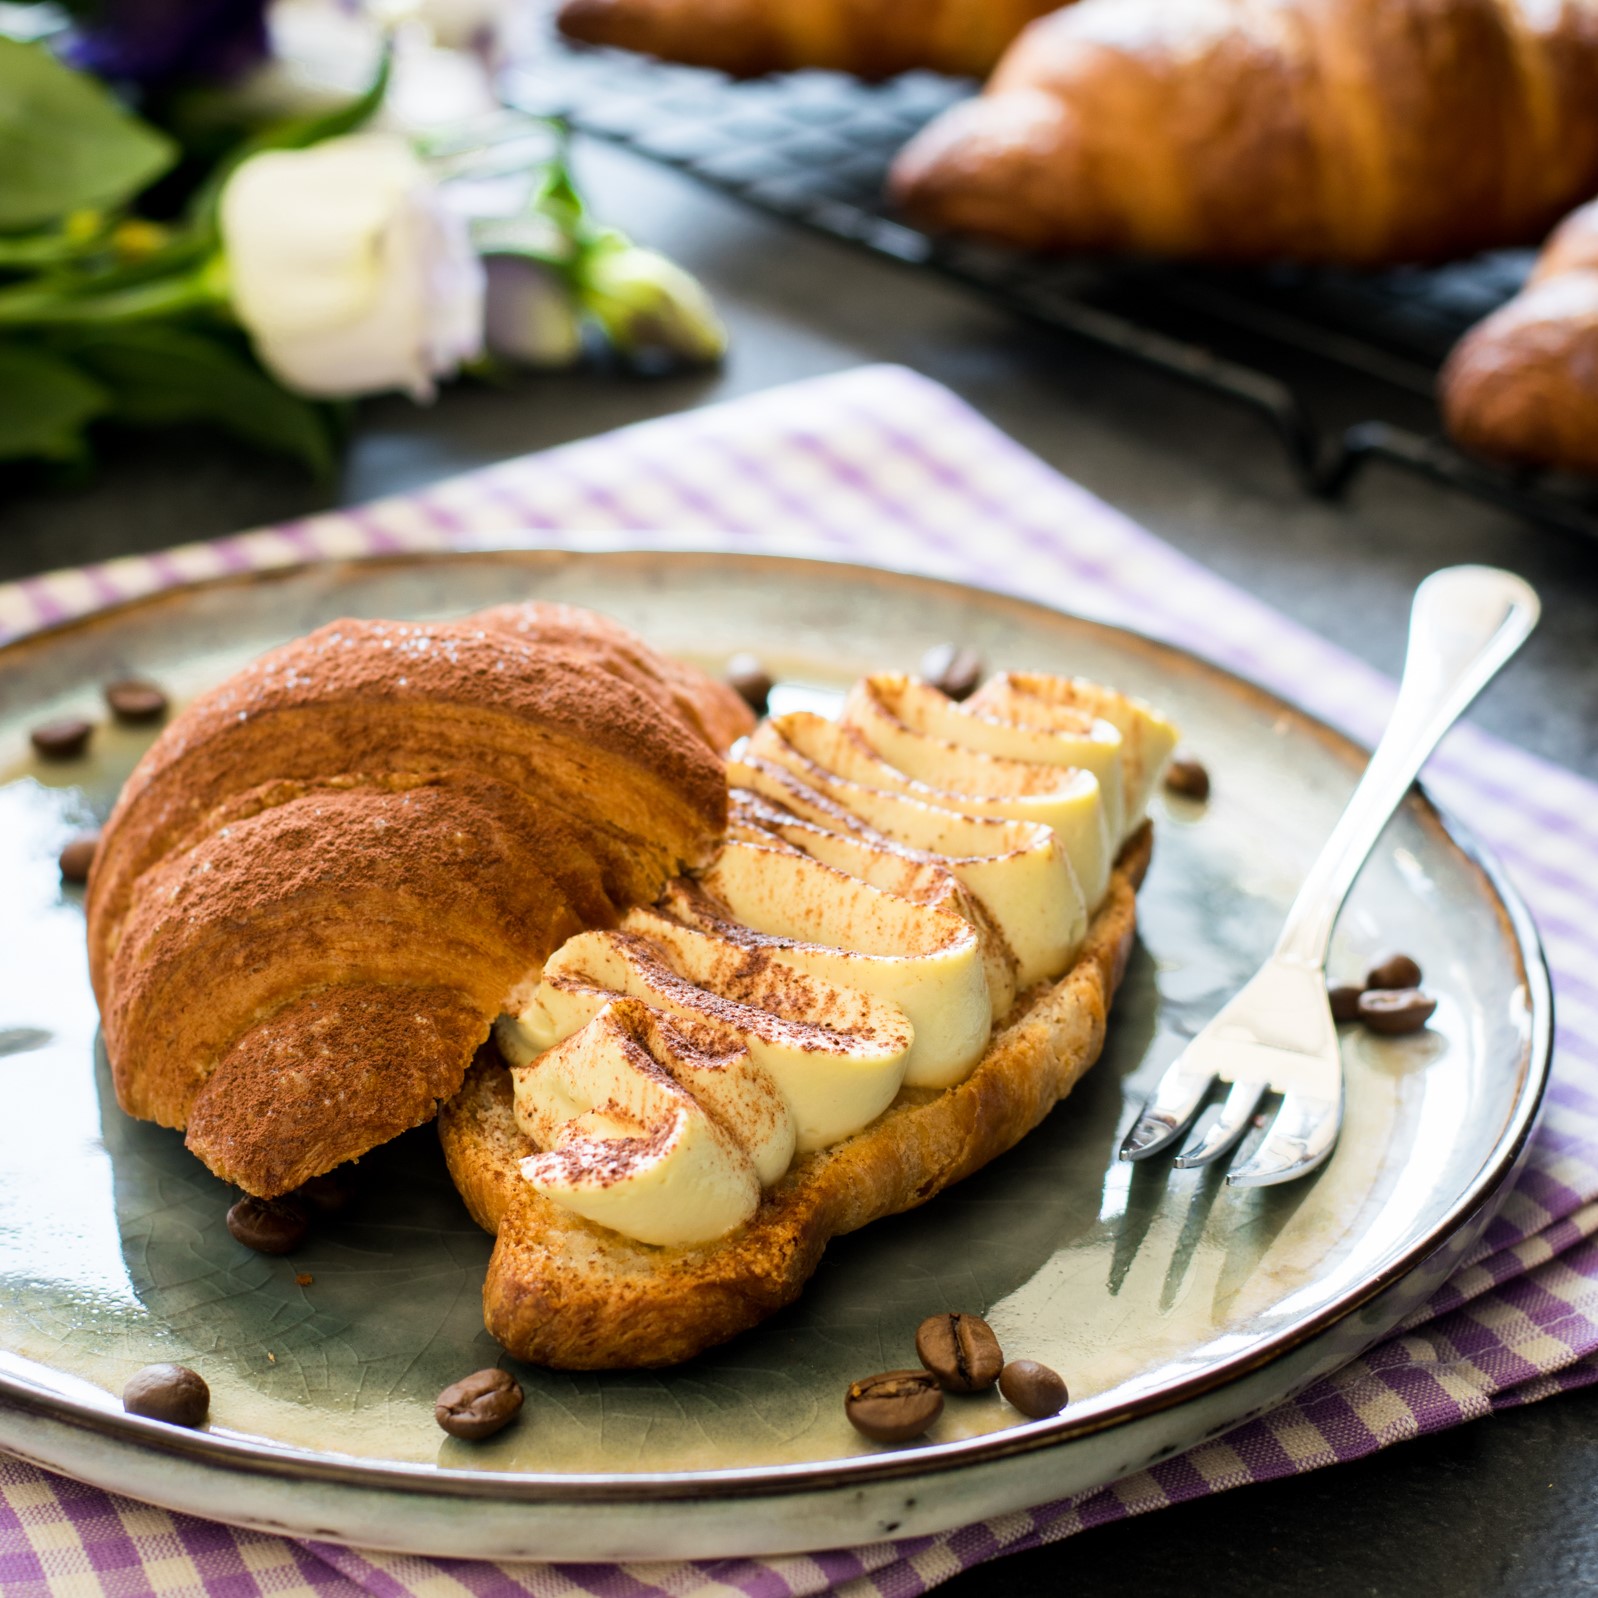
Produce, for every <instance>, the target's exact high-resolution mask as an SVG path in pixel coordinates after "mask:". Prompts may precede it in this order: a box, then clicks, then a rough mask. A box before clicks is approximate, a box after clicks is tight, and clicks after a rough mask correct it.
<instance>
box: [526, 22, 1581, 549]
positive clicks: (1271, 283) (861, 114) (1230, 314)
mask: <svg viewBox="0 0 1598 1598" xmlns="http://www.w3.org/2000/svg"><path fill="white" fill-rule="evenodd" d="M505 87H506V91H507V93H508V95H509V97H510V98H511V100H512V101H513V102H514V103H515V104H517V105H519V106H520V107H522V108H523V109H526V110H529V111H535V112H538V113H539V114H542V115H551V116H560V117H563V118H564V119H565V120H566V121H567V122H568V123H569V124H570V125H571V126H573V127H574V128H576V129H578V130H580V131H581V132H584V133H588V134H592V135H595V136H598V137H600V138H604V139H608V140H611V141H613V142H616V143H619V144H624V145H627V146H629V147H630V148H632V149H634V150H637V151H639V152H640V153H642V154H644V155H647V156H650V157H652V158H654V159H655V160H658V161H662V162H665V163H667V164H669V165H671V166H674V167H678V168H680V169H682V170H683V171H686V172H690V173H692V174H693V175H694V176H696V177H698V178H701V179H703V180H704V181H706V182H708V183H710V184H713V185H714V186H715V187H717V188H720V189H723V190H725V191H726V192H728V193H730V194H734V195H737V196H738V197H739V198H741V199H744V200H746V201H748V202H750V203H751V204H753V205H756V206H759V207H761V208H762V209H764V210H766V211H769V212H772V213H774V214H776V215H779V216H782V217H786V218H789V219H791V220H794V221H798V222H802V223H804V224H805V225H806V226H809V227H812V228H816V229H819V230H820V231H821V232H824V233H828V234H831V235H832V236H833V237H835V238H840V239H844V240H847V241H849V242H851V243H854V244H858V245H861V246H863V247H865V248H867V249H870V250H872V251H874V252H876V253H877V254H879V255H885V256H890V257H892V258H893V259H895V260H899V261H903V262H907V263H910V264H912V265H916V266H923V267H927V268H929V269H932V270H935V271H939V272H941V273H943V274H945V275H947V276H949V277H953V278H955V279H958V280H959V281H961V282H963V283H966V284H968V285H969V286H971V287H973V288H976V289H979V290H981V291H982V292H983V293H984V294H986V295H988V296H989V297H991V298H994V299H996V300H998V301H999V302H1001V303H1002V304H1004V305H1006V306H1008V307H1010V308H1011V309H1013V310H1015V311H1017V312H1019V313H1021V314H1022V315H1024V316H1027V317H1029V318H1032V319H1033V320H1036V321H1038V322H1041V323H1043V324H1045V325H1047V326H1050V327H1053V328H1057V329H1060V330H1062V331H1064V332H1066V333H1068V334H1072V335H1074V336H1076V337H1078V338H1082V339H1085V340H1088V341H1089V342H1091V343H1093V344H1095V345H1098V346H1099V347H1101V348H1103V349H1108V350H1113V351H1116V352H1118V353H1119V354H1122V355H1124V356H1128V357H1130V358H1132V359H1134V360H1137V361H1139V362H1142V363H1143V364H1145V365H1147V366H1152V367H1155V368H1157V369H1159V370H1161V371H1164V372H1166V373H1169V374H1171V375H1173V376H1177V377H1180V378H1182V379H1184V380H1185V381H1188V382H1190V383H1196V384H1198V385H1199V386H1201V387H1203V388H1206V389H1208V390H1210V391H1211V392H1213V393H1216V394H1219V395H1222V396H1224V397H1226V398H1227V399H1229V400H1232V401H1234V402H1237V403H1239V404H1242V405H1245V406H1247V407H1249V408H1250V409H1252V410H1253V411H1255V412H1256V413H1258V414H1260V415H1261V416H1263V417H1264V418H1265V419H1266V420H1267V421H1268V422H1269V423H1270V425H1271V426H1272V427H1273V428H1274V430H1275V432H1276V433H1277V435H1278V437H1279V438H1280V439H1281V441H1282V443H1283V445H1284V446H1285V448H1286V451H1287V455H1288V458H1289V460H1290V462H1291V464H1292V467H1293V470H1294V472H1295V473H1296V475H1297V477H1298V478H1299V480H1300V482H1301V483H1302V484H1303V485H1304V487H1305V488H1306V489H1308V490H1309V491H1310V492H1312V493H1315V494H1320V495H1325V496H1331V495H1335V494H1337V493H1340V492H1341V491H1342V490H1343V489H1344V488H1346V487H1347V486H1348V484H1349V483H1350V482H1351V481H1352V480H1353V479H1354V478H1355V477H1356V476H1357V475H1358V474H1359V472H1360V471H1361V470H1362V469H1363V468H1364V466H1365V465H1366V463H1368V462H1370V461H1373V460H1380V461H1386V462H1388V463H1390V464H1393V465H1396V466H1399V467H1402V468H1404V469H1407V470H1409V471H1412V472H1416V473H1419V474H1421V475H1423V476H1425V477H1428V478H1431V479H1433V480H1434V481H1436V482H1439V483H1443V484H1446V485H1448V486H1450V487H1452V488H1455V489H1459V490H1461V491H1463V492H1466V493H1469V494H1473V495H1475V496H1476V497H1478V498H1480V499H1484V500H1488V501H1490V502H1492V503H1494V504H1497V505H1500V506H1504V507H1506V508H1509V509H1512V510H1515V511H1518V512H1520V513H1521V514H1523V515H1525V516H1528V517H1530V518H1532V519H1533V520H1535V521H1539V522H1542V523H1544V524H1547V525H1551V526H1555V527H1560V528H1564V529H1566V530H1569V531H1575V532H1580V533H1584V534H1587V535H1589V536H1593V537H1598V485H1595V484H1593V483H1591V482H1588V481H1582V480H1577V479H1570V478H1564V477H1561V476H1557V475H1555V474H1550V473H1526V472H1510V471H1504V470H1500V469H1497V468H1494V467H1491V466H1488V465H1485V464H1483V463H1481V462H1477V461H1474V460H1471V459H1469V458H1468V457H1466V456H1464V455H1462V454H1461V453H1460V452H1459V451H1457V450H1455V449H1454V448H1453V447H1452V446H1451V445H1449V444H1448V443H1447V442H1446V441H1445V440H1444V438H1443V436H1442V432H1441V427H1440V423H1439V420H1438V416H1437V410H1436V406H1435V403H1434V401H1433V398H1432V394H1433V387H1434V383H1435V379H1436V374H1437V367H1438V365H1439V363H1440V362H1441V360H1442V358H1443V356H1444V355H1445V354H1446V353H1447V351H1448V349H1449V348H1450V347H1451V346H1452V345H1453V343H1454V341H1455V340H1456V339H1457V338H1458V337H1459V336H1460V335H1461V334H1462V333H1463V332H1464V331H1465V329H1466V328H1467V327H1469V326H1470V325H1471V324H1472V323H1473V322H1475V321H1477V320H1479V319H1480V318H1481V317H1483V316H1485V315H1486V314H1487V313H1488V312H1489V311H1491V310H1493V309H1494V308H1495V307H1497V306H1498V305H1501V304H1502V303H1503V302H1504V300H1506V299H1507V298H1508V297H1509V296H1510V295H1511V294H1513V293H1514V292H1515V291H1516V290H1517V289H1518V288H1519V287H1520V285H1521V283H1522V282H1523V281H1524V279H1525V275H1526V272H1527V269H1528V266H1529V263H1530V255H1529V252H1526V251H1505V252H1501V253H1498V254H1493V255H1487V256H1483V257H1480V258H1478V259H1476V260H1472V261H1466V262H1461V263H1458V264H1456V265H1451V266H1446V267H1441V268H1435V269H1428V270H1421V269H1405V270H1401V271H1391V272H1384V273H1377V274H1355V273H1346V272H1333V271H1310V270H1303V269H1288V268H1281V269H1276V270H1271V271H1265V272H1250V273H1239V272H1222V271H1211V270H1207V269H1204V268H1200V267H1187V266H1171V265H1162V264H1157V263H1148V262H1137V263H1128V262H1111V263H1105V262H1099V261H1088V260H1070V259H1067V260H1054V259H1048V258H1043V257H1037V256H1032V255H1026V254H1021V253H1017V252H1014V251H1008V250H1001V249H997V248H992V247H988V246H979V245H972V244H966V243H961V242H958V241H948V240H942V241H940V240H934V239H932V238H930V237H928V236H927V235H926V234H924V233H921V232H918V231H916V230H915V229H913V228H910V227H907V226H905V225H904V224H903V223H902V222H899V221H897V220H895V219H894V218H893V217H892V216H891V215H889V214H888V213H887V211H886V209H885V206H884V202H883V198H882V196H883V180H884V177H885V174H886V172H887V169H888V166H889V164H890V163H891V161H892V159H893V157H894V155H895V154H896V153H897V151H898V150H899V149H900V148H901V146H902V145H903V144H904V143H905V141H906V140H907V139H909V138H910V137H911V135H912V134H914V133H915V132H917V131H918V130H919V129H920V128H921V127H922V126H923V125H924V124H925V123H926V122H927V121H928V120H929V119H930V118H931V117H933V116H935V115H936V114H937V113H938V112H940V111H942V110H944V109H945V108H946V107H947V106H949V105H950V104H952V103H953V102H954V101H956V100H958V99H961V98H963V97H964V96H966V95H968V94H969V93H971V92H972V86H971V85H970V84H968V83H963V82H955V81H951V80H949V79H946V78H939V77H934V76H931V75H929V74H922V73H910V74H906V75H905V76H903V77H899V78H895V79H891V80H890V81H888V82H886V83H881V84H866V83H861V82H859V81H857V80H855V79H853V78H847V77H842V76H840V75H837V74H833V73H821V72H803V73H795V74H792V75H790V76H785V77H777V78H765V79H758V80H755V81H752V82H735V81H732V80H729V79H728V78H726V77H724V76H722V75H721V74H720V73H716V72H708V71H703V70H700V69H698V68H693V67H681V66H675V65H668V64H664V63H661V62H657V61H651V60H648V59H645V58H643V57H638V56H632V55H628V54H625V53H623V52H619V51H611V50H588V49H572V48H567V47H566V46H564V45H562V44H560V43H558V42H552V43H550V44H549V45H548V46H547V47H546V48H545V49H544V50H543V51H542V52H540V53H539V54H538V55H537V56H535V57H534V58H532V59H530V60H528V61H525V62H523V63H522V64H521V65H520V66H518V67H517V68H516V69H515V70H513V71H512V73H511V74H510V75H509V81H508V82H507V84H506V86H505ZM1312 395H1313V396H1314V398H1313V399H1311V398H1310V396H1312Z"/></svg>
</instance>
